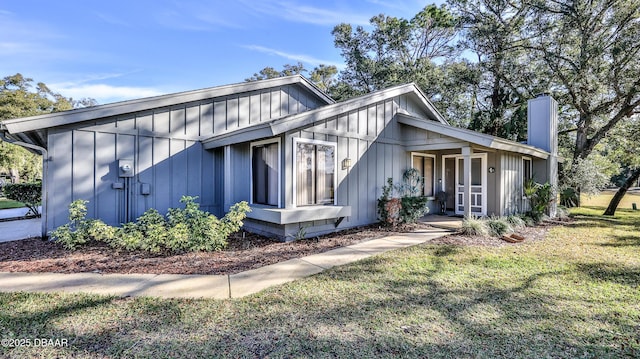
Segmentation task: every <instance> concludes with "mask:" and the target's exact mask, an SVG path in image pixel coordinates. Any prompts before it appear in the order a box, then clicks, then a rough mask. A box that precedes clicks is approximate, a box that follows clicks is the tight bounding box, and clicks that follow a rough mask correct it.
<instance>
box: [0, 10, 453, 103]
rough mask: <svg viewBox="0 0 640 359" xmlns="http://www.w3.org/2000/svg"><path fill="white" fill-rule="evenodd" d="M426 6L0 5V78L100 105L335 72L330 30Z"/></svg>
mask: <svg viewBox="0 0 640 359" xmlns="http://www.w3.org/2000/svg"><path fill="white" fill-rule="evenodd" d="M433 2H434V1H433V0H427V1H418V0H398V1H394V0H359V1H333V0H324V1H302V0H284V1H280V0H236V1H234V0H227V1H222V0H209V1H205V0H202V1H191V0H175V1H169V0H154V1H148V0H128V1H121V0H108V1H95V0H83V1H75V0H64V1H41V0H40V1H38V0H0V77H5V76H9V75H14V74H16V73H21V74H22V75H23V76H25V77H29V78H32V79H33V80H34V82H36V83H37V82H44V83H45V84H47V85H48V86H49V88H51V89H52V90H53V91H55V92H58V93H60V94H62V95H63V96H66V97H72V98H74V99H80V98H85V97H90V98H94V99H96V100H97V101H98V103H99V104H104V103H111V102H117V101H122V100H127V99H133V98H142V97H148V96H155V95H160V94H167V93H174V92H180V91H189V90H196V89H201V88H207V87H212V86H218V85H225V84H231V83H238V82H242V81H244V80H245V79H246V78H248V77H251V76H252V75H253V74H254V73H256V72H258V71H259V70H261V69H262V68H264V67H266V66H271V67H274V68H276V69H278V70H280V69H281V68H282V65H284V64H287V63H289V64H296V63H297V62H298V61H300V62H302V63H303V64H304V66H305V68H307V69H309V70H311V69H313V68H314V67H315V66H317V65H319V64H327V65H336V66H337V67H338V68H339V69H340V68H342V67H344V62H343V59H342V57H341V56H340V51H339V50H338V49H336V48H335V47H334V46H333V36H332V35H331V30H332V29H333V27H334V26H335V25H337V24H339V23H349V24H352V25H354V26H355V25H363V26H365V28H368V25H369V19H370V18H371V17H373V16H375V15H377V14H380V13H384V14H386V15H391V16H396V17H403V18H407V19H410V18H411V17H413V15H415V14H416V13H417V12H418V11H420V10H421V9H422V8H424V6H426V5H427V4H430V3H433ZM436 2H438V3H440V2H441V1H436Z"/></svg>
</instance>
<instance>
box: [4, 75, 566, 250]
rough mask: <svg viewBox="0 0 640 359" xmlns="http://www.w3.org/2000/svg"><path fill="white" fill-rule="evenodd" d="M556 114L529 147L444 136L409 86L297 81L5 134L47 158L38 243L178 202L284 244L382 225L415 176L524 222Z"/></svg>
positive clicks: (536, 128) (161, 100)
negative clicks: (87, 221)
mask: <svg viewBox="0 0 640 359" xmlns="http://www.w3.org/2000/svg"><path fill="white" fill-rule="evenodd" d="M556 113H557V104H556V103H555V101H554V100H553V99H552V98H550V97H548V96H541V97H538V98H535V99H533V100H531V101H530V102H529V122H528V125H529V141H528V143H527V144H522V143H516V142H512V141H508V140H504V139H501V138H497V137H492V136H488V135H485V134H481V133H477V132H474V131H470V130H466V129H461V128H457V127H453V126H450V125H449V124H448V123H447V121H446V120H445V119H444V118H443V117H442V115H441V114H440V113H439V112H438V111H437V109H436V108H435V107H434V106H433V104H432V103H431V102H430V101H429V100H428V99H427V98H426V97H425V95H424V94H423V93H422V92H421V91H420V89H419V88H418V87H417V86H416V85H414V84H406V85H400V86H395V87H391V88H388V89H384V90H380V91H377V92H374V93H370V94H367V95H364V96H361V97H358V98H354V99H350V100H347V101H343V102H338V103H336V102H334V101H333V100H332V99H331V98H330V97H329V96H327V95H326V94H325V93H323V92H322V91H320V90H319V89H318V88H316V87H315V86H314V85H313V84H312V83H310V82H309V81H308V80H307V79H305V78H304V77H301V76H290V77H283V78H277V79H269V80H264V81H257V82H245V83H240V84H234V85H228V86H220V87H214V88H209V89H203V90H197V91H190V92H182V93H176V94H170V95H164V96H157V97H150V98H143V99H138V100H132V101H124V102H119V103H112V104H105V105H99V106H94V107H89V108H83V109H75V110H71V111H65V112H59V113H52V114H48V115H42V116H34V117H27V118H19V119H12V120H6V121H4V122H3V123H2V125H1V126H2V127H1V129H2V131H3V133H4V137H5V138H6V139H8V140H10V141H13V142H16V143H17V144H20V145H23V146H25V147H28V148H30V149H32V150H35V151H39V152H41V153H43V154H44V156H43V162H44V163H43V166H44V172H43V173H44V181H43V182H44V188H43V192H44V193H43V194H44V195H43V198H44V201H43V202H44V203H43V233H47V231H50V230H52V229H54V228H56V227H58V226H60V225H62V224H64V223H66V222H67V216H68V213H67V207H68V205H69V203H70V202H72V201H73V200H76V199H84V200H88V201H89V204H88V216H89V217H93V218H100V219H102V220H104V221H105V222H106V223H108V224H112V225H118V224H120V223H123V222H127V221H131V220H135V219H136V218H137V217H138V216H140V215H141V214H142V213H143V212H144V211H145V210H147V209H149V208H155V209H157V210H159V211H160V212H165V211H166V210H167V209H168V208H170V207H176V206H180V203H179V200H180V198H181V196H183V195H191V196H198V197H199V202H200V204H201V207H202V208H203V209H205V210H207V211H209V212H211V213H213V214H215V215H218V216H220V215H222V214H223V213H224V211H225V210H227V209H228V208H229V207H230V206H231V205H232V204H233V203H236V202H239V201H248V202H249V203H250V204H251V207H252V212H251V213H249V214H248V218H247V220H246V221H245V229H247V230H249V231H254V232H258V233H263V234H268V235H274V236H278V237H280V238H286V237H287V236H290V235H293V234H295V233H296V232H298V230H299V229H300V228H302V227H304V228H305V230H306V233H307V235H308V236H313V235H317V234H320V233H326V232H331V231H335V230H336V229H344V228H349V227H355V226H361V225H366V224H370V223H375V222H376V221H377V213H376V199H377V198H378V197H380V195H381V188H382V186H383V185H385V184H386V180H387V178H389V177H391V178H393V179H394V180H395V182H396V183H398V182H400V181H401V178H402V174H403V172H404V171H405V170H407V169H408V168H410V167H414V168H416V169H418V170H419V171H420V173H421V174H422V175H423V176H424V178H425V188H424V195H425V196H428V197H430V199H431V201H430V207H431V209H432V211H435V210H436V208H438V207H437V203H436V200H435V196H436V194H437V193H438V192H440V191H444V192H445V193H447V194H448V196H447V202H446V208H447V209H448V210H450V211H451V212H453V213H456V214H466V215H468V214H476V215H492V214H495V215H506V214H511V213H516V212H520V211H523V209H524V208H525V206H526V203H525V201H524V199H523V182H524V180H525V179H526V178H530V177H535V179H536V180H537V181H539V182H551V183H552V184H555V182H556V181H557V180H556V178H557V138H556V128H557V117H556V116H557V115H556Z"/></svg>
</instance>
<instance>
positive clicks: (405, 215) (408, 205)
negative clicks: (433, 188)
mask: <svg viewBox="0 0 640 359" xmlns="http://www.w3.org/2000/svg"><path fill="white" fill-rule="evenodd" d="M427 202H428V200H427V197H409V196H404V197H402V198H401V199H400V203H401V209H400V221H401V222H404V223H415V222H416V221H417V220H418V218H420V217H422V216H424V215H425V214H427V213H429V207H427Z"/></svg>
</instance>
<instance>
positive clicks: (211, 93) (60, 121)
mask: <svg viewBox="0 0 640 359" xmlns="http://www.w3.org/2000/svg"><path fill="white" fill-rule="evenodd" d="M293 84H299V85H301V86H303V87H305V88H306V89H308V90H309V91H310V92H311V93H313V94H315V95H316V96H317V97H318V98H319V99H320V100H321V101H323V102H325V103H326V104H333V103H335V101H334V100H333V99H332V98H331V97H329V96H328V95H327V94H325V93H324V92H322V91H321V90H320V89H318V88H317V87H316V86H315V85H314V84H313V83H311V82H310V81H309V80H307V79H306V78H304V77H303V76H300V75H294V76H287V77H279V78H275V79H268V80H262V81H254V82H243V83H238V84H233V85H225V86H218V87H211V88H206V89H202V90H195V91H188V92H180V93H174V94H168V95H162V96H154V97H147V98H142V99H136V100H129V101H122V102H116V103H110V104H105V105H98V106H91V107H87V108H82V109H74V110H69V111H63V112H55V113H51V114H46V115H39V116H31V117H24V118H17V119H11V120H5V121H3V122H2V123H3V125H4V127H5V129H6V130H7V131H8V132H9V133H10V134H15V133H20V132H28V131H35V130H40V129H45V128H50V127H56V126H64V125H69V124H75V123H79V122H83V121H90V120H96V119H99V118H105V117H112V116H120V115H124V114H128V113H133V112H141V111H147V110H152V109H156V108H162V107H168V106H174V105H178V104H183V103H189V102H195V101H201V100H206V99H210V98H215V97H222V96H228V95H234V94H240V93H244V92H250V91H256V90H260V89H266V88H272V87H278V86H286V85H293Z"/></svg>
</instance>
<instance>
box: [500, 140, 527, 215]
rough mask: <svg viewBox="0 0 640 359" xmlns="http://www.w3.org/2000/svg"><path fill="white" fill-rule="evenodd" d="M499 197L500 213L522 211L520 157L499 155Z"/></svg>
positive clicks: (507, 213) (516, 155)
mask: <svg viewBox="0 0 640 359" xmlns="http://www.w3.org/2000/svg"><path fill="white" fill-rule="evenodd" d="M499 172H500V191H499V192H498V195H499V196H500V205H501V209H502V211H501V213H500V215H509V214H513V213H518V212H520V211H521V209H522V194H523V185H524V184H523V183H522V155H518V154H512V153H504V152H503V153H501V154H500V169H499Z"/></svg>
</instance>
